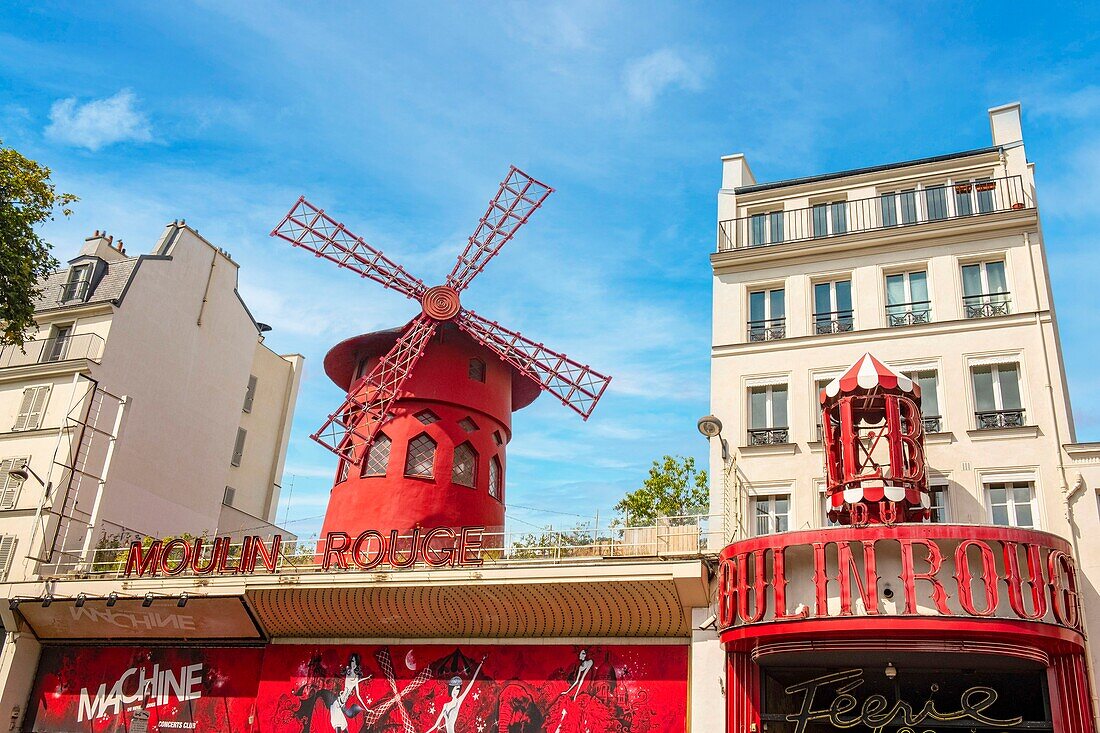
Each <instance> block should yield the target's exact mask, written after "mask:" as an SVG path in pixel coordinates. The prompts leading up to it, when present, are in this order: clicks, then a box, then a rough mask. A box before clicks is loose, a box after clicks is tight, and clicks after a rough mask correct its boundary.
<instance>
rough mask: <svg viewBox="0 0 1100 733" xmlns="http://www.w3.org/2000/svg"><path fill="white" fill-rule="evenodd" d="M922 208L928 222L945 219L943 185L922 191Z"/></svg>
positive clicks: (945, 190) (945, 202)
mask: <svg viewBox="0 0 1100 733" xmlns="http://www.w3.org/2000/svg"><path fill="white" fill-rule="evenodd" d="M924 207H925V211H926V212H927V214H928V221H938V220H939V219H946V218H947V187H946V186H944V185H943V184H940V185H937V186H926V187H925V189H924Z"/></svg>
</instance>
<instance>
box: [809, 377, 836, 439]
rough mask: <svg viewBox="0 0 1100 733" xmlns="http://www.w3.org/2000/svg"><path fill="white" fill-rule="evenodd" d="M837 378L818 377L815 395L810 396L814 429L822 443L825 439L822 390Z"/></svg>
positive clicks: (815, 382) (815, 384)
mask: <svg viewBox="0 0 1100 733" xmlns="http://www.w3.org/2000/svg"><path fill="white" fill-rule="evenodd" d="M833 379H835V377H818V378H817V379H815V380H814V393H813V394H812V395H810V408H811V409H812V410H813V413H814V427H815V429H816V430H817V433H816V436H815V437H816V439H817V442H818V443H820V442H822V441H823V440H824V439H825V435H824V431H823V430H822V428H821V418H822V412H821V390H823V389H825V387H826V386H827V385H828V384H829V382H831V381H833Z"/></svg>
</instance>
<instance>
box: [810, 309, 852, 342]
mask: <svg viewBox="0 0 1100 733" xmlns="http://www.w3.org/2000/svg"><path fill="white" fill-rule="evenodd" d="M854 324H855V321H854V320H853V319H852V311H850V310H846V311H832V312H830V313H814V333H815V334H817V335H818V336H821V335H823V334H827V333H848V332H849V331H851V330H852V328H853V326H854Z"/></svg>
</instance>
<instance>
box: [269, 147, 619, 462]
mask: <svg viewBox="0 0 1100 733" xmlns="http://www.w3.org/2000/svg"><path fill="white" fill-rule="evenodd" d="M553 190H554V189H552V188H550V187H549V186H547V185H546V184H545V183H541V182H540V181H537V180H535V179H534V178H532V177H531V176H529V175H527V174H526V173H524V172H523V171H521V170H520V169H518V168H516V167H515V166H512V167H511V168H510V169H509V171H508V175H506V176H505V178H504V180H503V181H502V182H501V184H500V187H499V188H498V190H497V194H496V196H495V197H494V198H493V200H492V201H490V202H489V208H488V209H487V210H486V212H485V215H484V216H483V217H482V218H481V219H480V220H479V222H478V225H477V228H476V229H475V230H474V233H473V235H471V236H470V238H469V240H468V241H467V243H466V247H465V249H463V251H462V254H460V255H459V256H458V261H457V262H456V263H455V266H454V269H453V270H451V273H450V274H449V275H448V276H447V279H446V283H445V284H444V285H437V286H435V287H431V288H426V287H425V286H424V283H423V281H421V280H420V279H418V278H416V277H413V276H412V275H410V274H409V273H408V272H407V271H406V270H405V269H404V268H403V267H401V266H400V265H398V264H397V263H396V262H394V261H393V260H391V259H389V258H388V257H386V256H385V255H384V254H382V252H381V251H379V250H378V249H375V248H374V247H372V246H371V245H369V244H367V242H366V241H364V240H363V238H362V237H358V236H356V235H355V234H352V233H351V232H350V231H348V230H347V228H345V227H344V225H343V224H340V223H339V222H337V221H335V220H334V219H332V218H331V217H330V216H328V215H327V214H325V212H324V210H322V209H320V208H318V207H316V206H314V205H313V204H311V203H309V202H308V201H306V199H305V197H302V198H300V199H298V201H297V202H296V203H295V204H294V206H293V207H291V209H290V212H289V213H288V214H287V215H286V216H285V217H283V220H282V221H281V222H280V223H279V225H278V226H277V227H275V229H274V231H272V232H271V236H273V237H279V238H280V239H283V240H285V241H287V242H290V243H291V244H292V245H294V246H295V247H302V248H303V249H306V250H309V251H310V252H313V253H314V254H315V255H316V256H318V257H321V258H324V259H326V260H329V261H330V262H333V263H335V264H336V265H337V266H339V267H343V268H346V269H349V270H352V271H353V272H356V273H358V274H359V275H361V276H362V277H365V278H369V279H371V280H374V281H375V282H377V283H379V284H381V285H382V286H383V287H386V288H392V289H394V290H397V291H398V292H400V293H402V294H404V295H405V296H407V297H409V298H412V299H413V300H417V301H419V302H420V304H421V308H422V312H421V314H420V315H418V316H417V317H416V318H414V319H413V320H412V321H410V322H409V324H408V325H407V326H406V327H405V330H404V332H403V333H402V334H401V337H400V338H399V339H398V340H397V342H396V343H395V344H394V345H393V347H392V348H391V349H390V350H389V352H387V353H386V355H385V356H383V357H382V359H381V360H380V361H379V362H378V363H377V364H376V365H375V366H374V368H373V369H371V371H370V373H369V374H367V375H366V376H365V377H363V378H362V379H359V380H356V381H355V382H354V383H353V384H352V385H351V387H350V389H349V391H348V396H347V398H346V399H345V400H344V402H343V404H341V405H340V408H339V409H338V410H336V412H334V413H333V414H331V415H329V417H328V419H327V420H326V421H325V423H324V424H323V425H322V426H321V428H320V429H318V431H317V432H316V433H314V434H313V435H312V436H311V437H312V438H313V439H314V440H316V441H317V442H318V443H320V444H321V445H323V446H325V447H326V448H328V449H329V450H331V451H332V452H333V453H336V454H337V455H339V456H340V457H341V458H343V459H344V460H346V461H348V462H349V463H352V464H355V465H359V464H360V463H362V461H363V460H364V459H365V458H366V455H367V448H368V447H369V446H370V444H371V443H372V442H373V441H374V437H375V435H377V434H378V430H379V428H381V427H382V426H383V425H384V424H385V423H386V422H388V421H389V420H390V419H391V418H392V417H393V414H392V413H393V407H394V404H395V403H396V402H397V401H398V400H399V399H400V398H401V390H402V388H403V387H404V385H405V383H406V382H407V381H408V379H409V376H410V375H411V374H412V371H413V368H414V367H415V366H416V363H417V361H419V359H420V357H421V356H422V355H423V354H424V350H425V349H426V348H427V346H428V342H429V341H430V340H431V338H432V335H433V334H434V333H435V331H436V328H437V327H438V325H439V324H440V323H443V322H446V321H454V322H455V324H456V325H457V326H458V327H459V328H461V329H462V330H463V331H464V332H465V333H467V334H468V335H469V336H471V337H472V338H473V339H474V340H475V341H477V342H478V343H480V344H481V345H483V346H485V347H486V348H488V349H490V350H492V351H494V352H495V353H496V354H497V355H498V356H499V357H500V358H501V359H502V360H503V361H505V362H506V363H508V364H510V365H511V366H512V367H514V368H515V369H517V370H518V371H520V372H522V373H523V374H525V375H527V376H528V377H529V378H530V379H532V380H534V381H535V382H536V383H537V384H538V385H539V386H540V387H542V389H543V390H545V391H547V392H550V393H551V394H553V395H554V396H555V397H557V398H558V399H559V400H561V402H562V403H563V404H565V405H566V406H567V407H569V408H571V409H573V410H575V411H576V412H577V413H579V414H580V415H581V417H583V418H584V419H586V420H587V419H588V416H589V415H591V414H592V410H593V409H594V408H595V407H596V403H597V402H598V401H599V399H600V397H602V396H603V393H604V392H605V391H606V390H607V385H608V384H609V383H610V382H611V378H610V377H608V376H605V375H603V374H600V373H599V372H596V371H594V370H593V369H591V368H590V367H588V366H586V365H583V364H581V363H579V362H576V361H574V360H572V359H570V358H569V357H567V356H565V355H564V354H560V353H558V352H556V351H554V350H552V349H548V348H546V347H545V346H543V345H542V344H537V343H535V342H534V341H531V340H530V339H527V338H525V337H524V336H522V335H520V334H519V333H517V332H515V331H512V330H509V329H507V328H504V327H503V326H501V325H500V324H498V323H495V322H493V321H489V320H486V319H484V318H482V317H481V316H479V315H477V314H476V313H474V312H473V311H469V310H466V309H464V308H463V307H462V305H461V303H460V300H459V296H460V293H461V292H462V291H463V290H465V289H466V287H467V286H469V284H470V282H471V281H472V280H473V279H474V278H475V277H476V276H477V274H478V273H479V272H481V271H482V270H483V269H485V265H486V264H487V263H488V262H489V261H490V260H492V259H493V257H495V256H496V255H497V254H499V253H500V250H501V248H502V247H504V245H505V244H507V243H508V242H509V241H510V240H511V239H512V238H513V237H514V236H515V234H516V232H517V231H519V229H520V227H522V226H523V225H524V224H526V223H527V221H528V220H529V219H530V218H531V215H532V214H533V213H534V212H535V211H536V210H537V209H538V208H539V207H540V206H542V203H543V202H544V201H545V200H546V197H547V196H549V195H550V194H551V193H552V192H553Z"/></svg>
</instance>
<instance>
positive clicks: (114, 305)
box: [0, 221, 302, 581]
mask: <svg viewBox="0 0 1100 733" xmlns="http://www.w3.org/2000/svg"><path fill="white" fill-rule="evenodd" d="M237 267H238V265H237V263H235V262H234V261H233V260H232V259H231V258H230V257H229V255H228V254H227V253H226V252H225V251H224V250H221V249H219V248H218V247H216V246H214V245H212V244H211V243H209V242H207V241H206V240H205V239H203V238H202V237H201V236H200V235H199V234H198V232H196V231H195V230H194V229H192V228H190V227H188V226H186V225H185V224H184V223H183V222H182V221H180V222H173V223H171V224H169V225H168V226H167V228H166V229H165V231H164V234H163V235H162V236H161V238H160V240H159V241H158V242H157V243H156V245H155V246H154V248H153V251H152V252H151V253H150V254H148V255H140V256H137V257H134V256H129V255H127V254H126V253H125V251H124V250H123V248H122V243H121V242H118V243H117V244H116V243H115V242H114V241H113V239H112V238H111V237H109V236H107V235H106V234H101V233H99V232H96V233H95V235H93V236H92V237H89V238H88V239H87V240H86V241H85V243H84V246H83V247H82V248H81V249H80V252H79V254H78V255H77V256H76V257H74V258H73V259H71V260H69V261H68V263H67V265H66V266H65V267H64V268H62V269H60V270H58V271H56V272H54V273H53V274H51V275H50V276H48V277H47V278H46V281H45V283H44V289H43V291H42V294H41V297H40V298H39V299H38V302H37V303H36V309H35V318H36V321H37V323H38V333H37V334H35V335H34V336H33V337H32V339H31V340H30V341H28V342H27V344H26V346H25V351H24V350H21V349H19V348H18V347H6V348H4V349H3V351H2V352H0V467H2V468H3V471H2V474H0V581H4V580H7V581H18V580H20V579H23V578H33V577H39V576H44V575H45V576H48V575H50V574H51V573H52V572H62V571H71V570H72V569H73V568H79V567H80V565H81V562H83V559H84V556H85V553H87V551H88V550H89V549H93V548H94V547H95V545H96V544H97V543H100V542H101V541H103V540H104V537H106V538H107V541H109V540H110V539H111V536H117V535H157V536H161V535H172V534H178V533H184V532H187V533H192V534H200V533H202V532H208V533H210V534H214V533H220V534H238V533H240V531H242V530H250V531H251V532H254V533H258V534H267V533H270V532H271V531H272V530H273V523H274V520H275V512H276V508H277V505H278V500H279V490H280V482H281V481H282V471H283V464H284V461H285V458H286V450H287V443H288V439H289V436H290V424H291V417H292V415H293V410H294V401H295V398H296V396H297V392H298V385H299V381H300V379H301V374H302V357H301V356H299V355H296V354H295V355H289V356H280V355H278V354H276V353H274V352H272V351H271V350H270V349H269V348H267V346H265V345H264V337H263V331H264V330H265V328H266V327H264V326H262V324H258V323H257V322H256V321H255V320H253V318H252V316H251V314H250V313H249V311H248V308H247V307H246V306H245V304H244V302H243V301H242V300H241V298H240V296H239V294H238V293H237ZM24 465H25V466H26V467H27V471H26V474H27V478H26V479H22V480H21V479H20V477H19V472H18V471H17V473H16V475H11V474H10V473H9V472H10V471H11V469H13V468H14V469H18V468H20V467H22V466H24ZM47 486H48V487H49V490H48V491H47V490H46V487H47Z"/></svg>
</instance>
